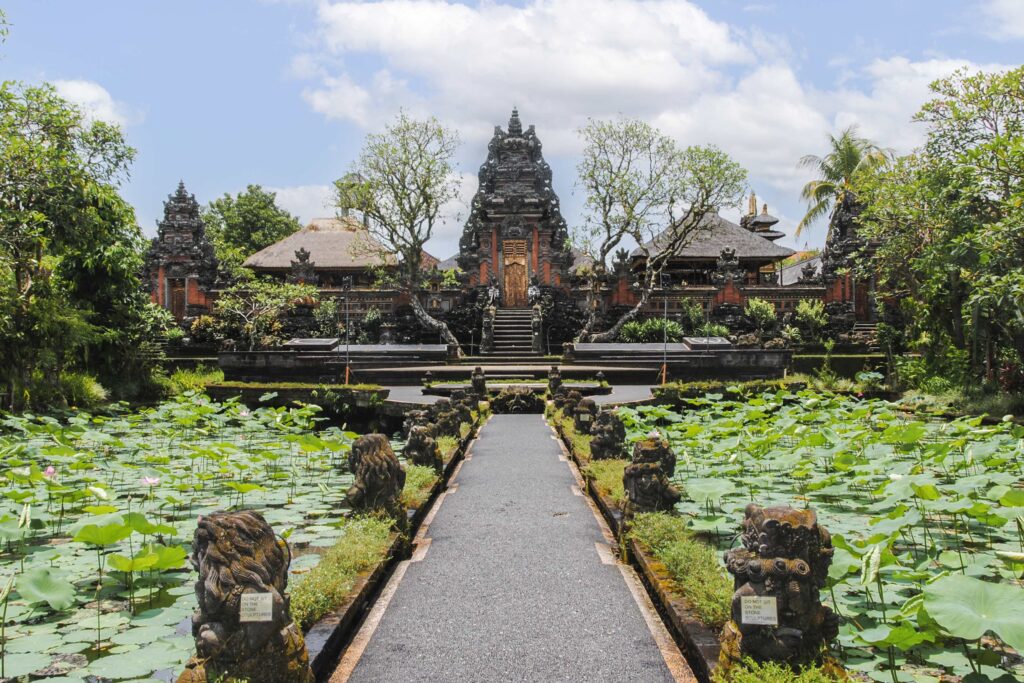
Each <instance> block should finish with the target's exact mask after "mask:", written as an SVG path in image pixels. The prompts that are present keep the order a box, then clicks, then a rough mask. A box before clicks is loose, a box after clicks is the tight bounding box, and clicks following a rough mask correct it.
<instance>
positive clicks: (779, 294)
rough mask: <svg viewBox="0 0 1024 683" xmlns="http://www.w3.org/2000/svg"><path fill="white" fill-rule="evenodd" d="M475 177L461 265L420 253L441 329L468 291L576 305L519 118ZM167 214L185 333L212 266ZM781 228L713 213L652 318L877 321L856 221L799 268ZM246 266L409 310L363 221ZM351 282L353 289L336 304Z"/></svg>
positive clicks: (190, 224) (508, 303) (163, 258)
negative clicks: (860, 260) (771, 312)
mask: <svg viewBox="0 0 1024 683" xmlns="http://www.w3.org/2000/svg"><path fill="white" fill-rule="evenodd" d="M478 177H479V187H478V189H477V192H476V195H475V196H474V197H473V201H472V204H471V207H470V213H469V217H468V218H467V220H466V223H465V226H464V229H463V233H462V237H461V239H460V241H459V253H458V254H457V255H455V256H453V257H451V258H449V259H447V260H445V261H443V262H438V261H437V259H435V258H434V257H432V256H430V255H429V254H427V253H426V252H424V254H423V261H422V265H423V269H424V270H425V271H428V275H427V277H426V278H425V282H424V286H423V289H422V290H421V292H420V298H421V303H422V304H423V305H424V306H425V307H426V308H427V309H428V310H429V311H431V312H433V313H435V314H438V315H441V316H442V317H444V316H445V315H446V314H448V313H453V314H456V315H460V313H459V311H460V309H461V308H462V306H463V304H464V303H465V302H466V301H467V295H469V294H470V292H471V291H472V290H476V291H477V293H478V294H479V293H480V292H481V291H482V290H487V291H488V295H489V296H490V295H494V294H496V296H497V304H498V306H499V307H500V308H524V307H527V306H528V305H530V303H531V301H530V297H531V292H532V293H534V294H536V293H538V292H541V291H543V290H545V289H548V288H555V289H558V290H561V292H562V293H563V294H564V295H567V296H568V297H569V299H570V301H575V302H576V303H577V304H578V305H580V306H583V305H584V302H585V299H586V291H585V290H584V289H583V288H582V287H583V286H585V285H584V283H583V282H582V281H580V280H579V279H577V278H574V276H573V272H574V270H573V269H574V268H578V267H581V266H585V265H587V264H588V260H587V258H586V257H585V256H583V255H582V254H580V253H578V252H576V251H575V250H574V249H573V248H572V247H571V245H570V242H569V234H568V229H567V226H566V222H565V220H564V219H563V218H562V214H561V211H560V209H559V201H558V197H557V196H556V195H555V192H554V189H553V187H552V176H551V167H550V166H548V164H547V162H545V161H544V156H543V154H542V146H541V142H540V140H539V139H538V137H537V134H536V132H535V130H534V127H533V126H529V127H528V128H526V129H525V130H524V129H523V124H522V121H521V120H520V118H519V112H518V111H517V110H516V109H513V110H512V116H511V118H510V119H509V121H508V126H507V128H506V129H504V130H503V129H502V128H501V127H500V126H496V127H495V129H494V136H493V137H492V138H491V141H490V143H489V144H488V146H487V159H486V161H485V162H484V163H483V165H482V166H481V167H480V171H479V174H478ZM164 212H165V216H164V220H163V221H161V222H160V224H159V225H160V229H159V235H158V237H157V238H156V239H155V240H154V241H153V247H152V248H151V250H150V253H149V256H148V257H147V261H146V274H147V278H148V281H149V285H150V288H151V292H152V296H153V300H154V301H156V302H157V303H159V304H160V305H162V306H165V307H166V308H168V309H169V310H170V311H171V312H172V313H174V315H175V317H176V318H177V319H178V320H179V321H182V322H183V323H185V324H188V322H189V320H190V319H191V318H193V317H194V316H195V315H198V314H201V313H204V312H206V311H208V310H209V307H210V304H211V302H212V300H213V298H214V296H215V294H216V291H215V289H214V287H216V286H217V285H216V280H217V262H216V259H215V257H214V254H213V247H212V246H211V245H210V242H209V241H208V240H207V238H206V235H205V231H204V227H203V222H202V219H201V218H200V215H199V205H198V204H197V203H196V200H195V198H194V197H192V196H191V195H189V194H188V193H187V192H186V191H185V187H184V185H180V186H179V187H178V191H177V192H176V193H175V194H174V195H172V196H171V197H170V198H169V199H168V201H167V202H166V203H165V205H164ZM778 223H779V219H778V218H776V217H774V216H772V215H771V214H769V212H768V207H767V205H764V204H762V205H761V206H760V209H759V206H758V200H757V198H756V197H755V196H753V195H751V197H750V200H749V204H748V207H747V211H746V213H745V215H743V216H742V217H741V218H740V220H739V223H738V224H737V223H734V222H732V221H730V220H728V219H726V218H724V217H722V216H721V215H719V214H717V213H714V214H709V215H707V216H706V217H705V220H704V221H703V224H702V229H701V230H699V231H698V232H697V233H696V234H695V235H694V236H693V239H691V240H690V241H689V242H688V243H687V244H686V245H684V246H683V247H681V248H680V249H679V250H678V252H677V253H676V254H674V255H673V256H672V258H671V259H670V261H669V263H668V266H667V269H666V272H667V274H668V275H669V281H670V283H671V286H670V288H669V289H668V290H659V291H658V292H656V294H655V296H654V297H652V298H651V299H650V301H649V304H648V307H649V310H648V311H647V312H648V313H650V314H660V313H661V312H662V310H663V307H664V306H665V305H666V299H667V306H668V310H669V312H670V313H674V312H676V311H680V310H682V309H683V308H684V307H688V305H689V302H687V301H685V300H686V299H689V300H693V301H697V302H698V303H700V305H701V306H702V307H703V308H704V310H705V311H706V312H707V315H708V318H709V319H712V320H720V321H723V322H726V323H728V322H729V320H730V319H731V318H734V317H736V316H739V315H741V314H742V308H743V305H744V304H745V302H746V301H747V300H749V299H750V298H753V297H757V298H761V299H766V300H768V301H771V302H772V303H774V304H775V306H776V309H777V310H778V311H779V312H780V313H782V314H785V313H789V312H792V311H793V310H795V308H796V306H797V304H798V303H799V302H800V301H801V300H805V299H809V300H819V301H823V302H824V303H825V304H826V307H827V310H828V311H829V313H830V315H832V316H833V317H835V316H837V315H838V316H843V317H848V318H850V325H851V326H852V325H853V322H854V320H855V321H865V320H873V319H874V315H875V311H874V305H873V282H870V281H869V282H863V281H861V280H857V279H855V278H854V275H853V274H852V273H851V272H850V264H851V263H852V255H853V254H854V253H856V252H857V251H858V250H859V249H861V248H862V247H863V246H865V245H864V241H863V240H862V239H860V238H859V237H858V235H857V232H856V226H855V209H854V208H853V207H848V206H841V207H839V208H838V209H837V210H836V212H834V214H833V216H832V220H831V221H830V227H829V236H828V240H827V243H826V247H825V249H824V250H823V252H822V253H821V254H820V255H816V256H815V257H814V258H813V259H809V260H807V261H800V259H799V258H798V257H797V258H793V256H794V254H795V252H794V251H793V250H791V249H788V248H786V247H783V246H781V245H780V244H777V242H778V240H779V239H780V238H782V237H783V236H784V233H783V232H782V231H781V230H779V229H778ZM658 242H659V237H656V238H654V240H652V242H651V243H650V244H649V245H648V246H649V247H651V248H652V249H653V250H655V251H656V250H657V249H658V248H659V244H658ZM643 258H644V255H643V252H642V251H641V250H635V251H633V252H632V253H629V252H627V251H626V250H620V251H619V253H617V254H616V258H615V262H614V263H613V264H610V265H612V266H613V268H612V269H611V270H610V277H609V279H608V281H606V283H605V284H604V286H603V292H604V294H605V296H604V303H605V306H606V307H613V306H632V305H634V304H635V303H636V301H637V300H638V295H639V292H638V291H637V290H636V288H635V287H634V281H635V280H636V275H637V272H638V271H639V270H640V269H641V268H642V267H643ZM793 261H800V262H798V263H796V264H793V263H791V262H793ZM244 265H245V267H247V268H249V269H251V270H252V271H254V272H255V273H256V274H257V275H261V276H271V277H274V278H277V279H281V280H287V281H289V282H300V283H307V284H314V285H316V286H317V287H319V288H320V290H321V292H322V293H323V294H324V295H326V296H345V297H346V301H348V302H349V304H350V305H351V307H352V309H353V311H354V312H355V313H357V314H359V313H361V312H364V311H369V310H371V309H372V308H377V309H378V310H380V311H381V312H382V313H384V314H385V315H390V314H392V313H395V312H397V311H398V310H399V308H400V307H402V306H404V305H406V304H408V300H407V299H406V298H405V296H404V295H403V294H402V293H401V291H400V290H399V289H388V288H384V287H381V286H380V284H379V275H380V274H381V272H384V273H386V272H387V271H388V270H392V271H393V270H395V269H396V265H397V262H396V260H395V258H394V256H393V255H390V254H386V253H385V251H384V249H382V248H381V245H380V244H379V243H378V242H376V241H375V240H374V239H373V237H372V236H371V234H370V231H369V230H368V228H367V224H366V222H365V220H357V219H356V218H354V217H350V216H348V215H347V214H346V215H341V216H339V217H335V218H318V219H315V220H313V221H311V222H310V223H309V225H307V226H306V227H304V228H302V229H301V230H299V231H298V232H296V233H294V234H292V235H290V236H288V237H286V238H285V239H283V240H281V241H279V242H277V243H276V244H273V245H271V246H269V247H267V248H265V249H263V250H261V251H259V252H257V253H255V254H253V255H251V256H249V257H248V258H247V259H246V261H245V263H244ZM456 267H458V268H459V269H461V271H462V272H461V273H460V274H459V275H458V280H459V284H457V285H453V284H452V281H451V279H450V278H445V277H443V276H442V274H441V272H440V271H446V270H449V269H452V268H456ZM435 268H436V270H435ZM349 277H351V278H352V289H351V290H348V291H347V292H346V293H344V294H343V293H342V292H341V290H342V289H343V288H344V284H345V283H346V282H347V278H349ZM222 284H223V283H222ZM570 305H571V304H570ZM463 313H464V312H463ZM509 315H513V313H512V312H509Z"/></svg>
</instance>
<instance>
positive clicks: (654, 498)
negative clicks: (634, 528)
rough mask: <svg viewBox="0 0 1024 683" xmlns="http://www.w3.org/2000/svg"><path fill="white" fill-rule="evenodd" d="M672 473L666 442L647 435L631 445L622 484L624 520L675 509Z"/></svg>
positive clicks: (676, 497)
mask: <svg viewBox="0 0 1024 683" xmlns="http://www.w3.org/2000/svg"><path fill="white" fill-rule="evenodd" d="M675 471H676V456H675V454H674V453H673V452H672V449H671V448H669V445H668V441H665V440H664V439H662V438H661V436H659V435H654V434H652V435H648V436H647V438H645V439H641V440H640V441H637V442H636V444H635V445H634V446H633V461H632V462H631V463H630V464H629V465H626V469H625V471H624V472H623V475H622V485H623V488H624V489H625V492H626V504H625V509H624V513H625V517H626V520H627V521H628V520H631V519H633V517H634V516H635V515H636V514H637V513H640V512H658V511H664V510H669V511H671V510H673V509H675V506H676V503H678V502H679V498H680V496H679V491H677V490H676V487H675V486H673V485H672V484H671V482H670V481H669V478H670V477H671V476H672V475H673V474H675Z"/></svg>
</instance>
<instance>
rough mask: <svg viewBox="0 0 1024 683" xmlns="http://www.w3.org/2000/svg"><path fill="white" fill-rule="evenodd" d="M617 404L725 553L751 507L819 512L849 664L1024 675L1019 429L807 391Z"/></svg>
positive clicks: (912, 671)
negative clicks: (672, 461)
mask: <svg viewBox="0 0 1024 683" xmlns="http://www.w3.org/2000/svg"><path fill="white" fill-rule="evenodd" d="M620 415H621V416H622V417H623V418H624V421H625V422H626V424H627V427H628V429H629V432H630V438H632V439H638V438H641V436H642V435H645V434H647V433H649V432H650V431H651V430H657V431H659V432H661V433H662V434H663V435H664V436H665V437H667V438H668V439H669V441H670V442H671V444H672V447H673V450H674V451H675V453H676V456H677V466H676V474H675V483H676V485H677V486H678V487H679V489H680V491H681V492H682V494H683V500H682V502H681V503H680V504H679V506H678V507H679V511H680V512H682V513H684V514H685V515H688V516H689V525H690V527H691V528H692V529H693V530H694V531H695V532H698V533H700V534H702V535H703V536H704V537H705V538H706V539H708V540H709V541H710V542H712V543H714V544H715V545H716V546H717V548H718V549H719V550H725V549H726V548H729V547H732V546H733V545H734V544H736V543H737V542H738V540H737V535H738V531H739V525H740V522H741V521H742V519H743V509H744V507H745V506H746V505H747V504H748V503H749V502H755V503H758V504H760V505H764V506H768V505H788V506H792V507H811V508H813V509H814V510H816V511H817V513H818V522H819V524H823V525H824V526H825V527H826V528H827V529H828V530H829V531H830V532H831V533H832V537H833V544H834V546H835V548H836V550H835V556H834V561H833V563H832V567H831V570H830V575H829V585H828V586H827V593H826V595H825V596H824V598H825V600H826V602H829V603H830V604H831V605H832V606H833V608H834V609H835V610H836V611H837V612H838V613H839V614H840V616H841V619H842V627H841V631H840V637H839V654H840V655H841V657H842V659H843V661H844V664H845V665H846V666H847V667H848V668H849V669H850V670H852V671H856V672H860V673H861V674H863V675H865V676H867V677H869V678H871V679H874V680H879V681H897V680H899V681H919V682H925V681H938V680H939V675H940V674H942V673H944V672H946V673H953V674H955V675H959V676H967V675H970V674H974V676H975V678H974V679H972V680H979V681H983V680H989V679H992V680H995V679H998V678H999V677H1001V676H1002V677H1005V679H1006V680H1022V679H1021V678H1019V677H1021V676H1024V665H1022V663H1021V658H1020V657H1019V656H1018V655H1017V654H1015V653H1014V652H1012V651H1011V650H1010V649H1008V648H1007V647H1006V646H1007V645H1009V646H1011V647H1013V648H1016V649H1018V650H1024V590H1022V583H1021V577H1022V574H1024V483H1022V471H1024V470H1022V467H1024V457H1022V456H1024V441H1022V439H1024V427H1021V426H1020V425H1016V424H1013V423H1010V422H1006V423H1000V424H996V425H985V424H982V421H981V419H980V418H970V419H967V418H965V419H959V420H954V421H951V422H940V421H933V420H927V419H919V418H917V417H915V416H913V415H908V414H906V413H904V412H902V411H901V410H899V409H898V408H897V407H896V406H894V405H893V404H890V403H887V402H884V401H877V400H875V401H861V400H856V399H851V398H839V397H834V396H825V395H819V394H815V393H813V392H801V393H799V394H791V393H788V392H779V393H777V394H765V395H762V396H758V397H754V398H751V399H749V400H746V401H726V400H722V397H721V396H712V395H709V396H708V397H705V398H703V399H697V400H694V401H692V402H691V403H690V405H689V409H688V410H684V411H680V412H676V411H673V410H670V409H667V408H665V407H661V406H648V407H641V408H639V409H636V410H629V409H623V410H621V411H620ZM985 632H988V633H989V634H990V635H991V634H993V633H994V634H995V635H997V636H998V637H999V639H998V640H997V639H992V638H991V637H990V635H989V636H986V638H985V639H983V640H980V641H979V638H980V637H981V636H982V634H983V633H985Z"/></svg>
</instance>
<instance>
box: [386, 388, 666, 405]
mask: <svg viewBox="0 0 1024 683" xmlns="http://www.w3.org/2000/svg"><path fill="white" fill-rule="evenodd" d="M387 388H388V389H390V390H391V393H390V394H389V395H388V400H389V401H397V402H399V403H418V404H422V405H430V404H432V403H435V402H436V401H437V400H438V399H439V398H441V397H440V396H433V395H431V394H424V393H423V387H421V386H389V387H387ZM649 398H651V387H650V386H649V385H646V384H620V385H616V386H613V387H612V393H610V394H597V395H595V396H593V399H594V401H596V402H597V404H598V405H605V404H608V403H614V404H619V403H629V402H632V401H644V400H647V399H649Z"/></svg>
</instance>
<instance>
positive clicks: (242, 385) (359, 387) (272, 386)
mask: <svg viewBox="0 0 1024 683" xmlns="http://www.w3.org/2000/svg"><path fill="white" fill-rule="evenodd" d="M215 384H216V385H217V386H218V387H223V388H225V389H252V390H254V391H255V390H266V391H274V390H281V389H319V390H321V391H322V390H325V389H333V390H335V391H338V390H349V391H374V390H377V389H380V388H381V386H380V385H379V384H314V383H311V382H235V381H231V382H215Z"/></svg>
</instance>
